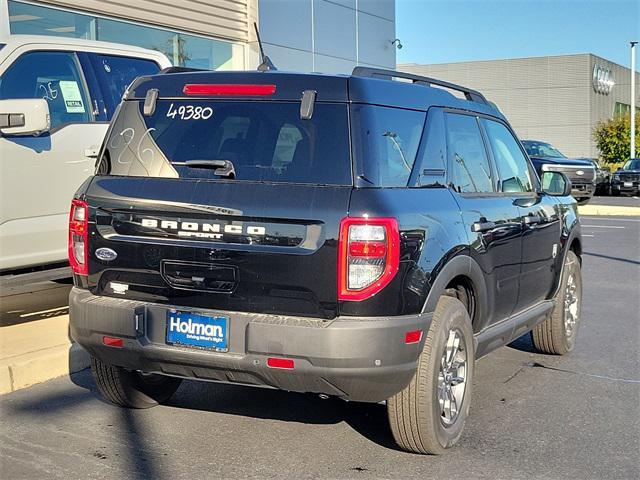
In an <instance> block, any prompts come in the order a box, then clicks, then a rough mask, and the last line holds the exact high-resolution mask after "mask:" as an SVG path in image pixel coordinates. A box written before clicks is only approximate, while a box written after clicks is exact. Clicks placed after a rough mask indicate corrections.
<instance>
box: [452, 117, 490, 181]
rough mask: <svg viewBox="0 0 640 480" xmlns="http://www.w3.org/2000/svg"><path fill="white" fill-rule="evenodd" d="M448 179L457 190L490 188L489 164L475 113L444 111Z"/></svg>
mask: <svg viewBox="0 0 640 480" xmlns="http://www.w3.org/2000/svg"><path fill="white" fill-rule="evenodd" d="M446 125H447V150H448V152H449V164H450V176H449V180H450V183H451V184H452V186H453V188H454V190H455V191H457V192H458V193H488V192H493V183H492V181H491V167H490V166H489V159H488V158H487V152H486V150H485V147H484V142H483V140H482V134H481V133H480V126H479V125H478V121H477V119H476V117H473V116H470V115H460V114H455V113H447V114H446Z"/></svg>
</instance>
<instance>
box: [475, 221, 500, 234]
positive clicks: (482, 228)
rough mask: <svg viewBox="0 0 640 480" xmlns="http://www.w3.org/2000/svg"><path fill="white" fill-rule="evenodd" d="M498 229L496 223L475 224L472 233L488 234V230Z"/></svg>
mask: <svg viewBox="0 0 640 480" xmlns="http://www.w3.org/2000/svg"><path fill="white" fill-rule="evenodd" d="M494 228H496V224H495V222H474V223H473V224H472V225H471V231H472V232H486V231H487V230H493V229H494Z"/></svg>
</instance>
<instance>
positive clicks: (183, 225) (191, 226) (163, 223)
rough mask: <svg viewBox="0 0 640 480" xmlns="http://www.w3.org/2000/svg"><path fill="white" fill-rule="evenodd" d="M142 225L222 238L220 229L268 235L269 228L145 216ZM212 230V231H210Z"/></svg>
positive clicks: (184, 234) (235, 232) (186, 235)
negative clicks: (157, 218)
mask: <svg viewBox="0 0 640 480" xmlns="http://www.w3.org/2000/svg"><path fill="white" fill-rule="evenodd" d="M140 225H142V226H143V227H149V228H162V229H164V230H177V233H178V235H180V236H181V237H191V236H193V237H197V238H218V239H219V238H222V235H221V234H220V231H221V230H222V231H224V233H230V234H233V235H242V234H246V235H260V236H263V235H266V234H267V229H266V228H265V227H260V226H257V225H248V226H246V227H244V226H242V225H230V224H228V225H224V227H223V226H222V225H221V224H219V223H198V222H177V221H175V220H160V221H158V220H155V219H153V218H143V219H142V220H140ZM209 232H211V233H209Z"/></svg>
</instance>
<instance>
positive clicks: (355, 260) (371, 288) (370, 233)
mask: <svg viewBox="0 0 640 480" xmlns="http://www.w3.org/2000/svg"><path fill="white" fill-rule="evenodd" d="M338 251H339V258H338V300H353V301H359V300H365V299H367V298H370V297H372V296H373V295H375V294H376V293H378V292H379V291H380V290H382V289H383V288H384V287H385V286H387V285H388V284H389V282H390V281H391V280H392V279H393V277H394V276H395V274H396V273H397V272H398V265H399V263H400V233H399V230H398V222H397V220H396V219H395V218H349V217H347V218H343V219H342V221H341V222H340V239H339V242H338Z"/></svg>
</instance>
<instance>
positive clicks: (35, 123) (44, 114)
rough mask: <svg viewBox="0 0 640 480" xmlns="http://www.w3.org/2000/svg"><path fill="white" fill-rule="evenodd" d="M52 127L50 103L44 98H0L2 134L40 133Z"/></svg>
mask: <svg viewBox="0 0 640 480" xmlns="http://www.w3.org/2000/svg"><path fill="white" fill-rule="evenodd" d="M49 128H51V117H50V115H49V105H48V104H47V101H46V100H45V99H44V98H20V99H16V100H0V133H2V135H40V134H41V133H44V132H47V131H49Z"/></svg>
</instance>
